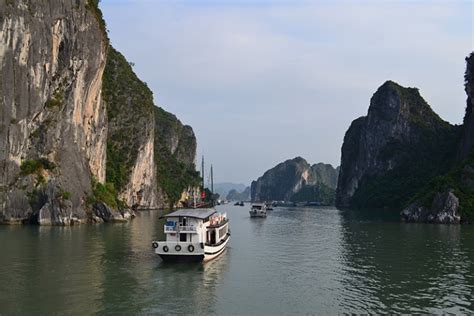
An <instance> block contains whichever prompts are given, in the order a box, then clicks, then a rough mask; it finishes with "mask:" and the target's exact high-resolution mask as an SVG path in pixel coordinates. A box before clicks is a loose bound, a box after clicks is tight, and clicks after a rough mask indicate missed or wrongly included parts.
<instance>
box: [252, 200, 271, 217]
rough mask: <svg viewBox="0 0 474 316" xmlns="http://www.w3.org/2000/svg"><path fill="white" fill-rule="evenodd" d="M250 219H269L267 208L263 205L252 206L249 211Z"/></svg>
mask: <svg viewBox="0 0 474 316" xmlns="http://www.w3.org/2000/svg"><path fill="white" fill-rule="evenodd" d="M249 213H250V217H267V206H266V205H265V204H264V203H262V204H252V208H251V209H250V211H249Z"/></svg>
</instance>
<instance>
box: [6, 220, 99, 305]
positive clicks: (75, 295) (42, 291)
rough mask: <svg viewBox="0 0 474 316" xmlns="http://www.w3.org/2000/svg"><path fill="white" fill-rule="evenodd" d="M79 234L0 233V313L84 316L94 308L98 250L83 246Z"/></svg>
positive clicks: (52, 230) (66, 230)
mask: <svg viewBox="0 0 474 316" xmlns="http://www.w3.org/2000/svg"><path fill="white" fill-rule="evenodd" d="M79 229H83V228H78V227H38V226H32V227H8V228H5V229H2V230H1V231H0V244H1V245H2V255H1V256H0V267H1V269H0V279H1V280H2V282H0V293H2V295H1V296H0V306H1V309H0V312H2V313H5V314H17V313H19V314H32V313H35V314H48V313H49V312H50V311H51V310H55V311H60V312H62V313H71V312H76V313H81V314H90V313H93V312H94V311H96V310H97V309H98V308H100V306H99V305H98V304H97V303H95V302H94V298H95V297H97V296H98V295H100V289H99V288H98V287H97V285H98V283H100V276H101V271H100V269H98V266H99V262H98V260H97V258H99V256H98V254H99V253H101V252H102V251H103V250H102V249H101V247H100V245H97V244H95V243H89V241H90V239H89V238H88V237H87V236H86V234H77V233H75V232H77V230H79ZM58 258H67V259H65V260H64V261H62V260H59V261H58ZM85 276H86V277H85ZM85 301H87V302H91V303H90V304H83V303H84V302H85Z"/></svg>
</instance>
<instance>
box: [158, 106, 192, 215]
mask: <svg viewBox="0 0 474 316" xmlns="http://www.w3.org/2000/svg"><path fill="white" fill-rule="evenodd" d="M154 115H155V140H154V157H155V163H156V178H157V183H158V187H159V195H160V196H161V197H162V198H161V202H162V203H163V204H162V206H163V207H164V206H172V205H176V203H177V202H179V200H180V199H181V198H182V195H183V192H184V191H186V190H187V189H188V188H190V187H196V186H199V184H200V177H199V173H198V172H196V168H195V164H194V159H195V157H196V146H197V143H196V136H195V135H194V132H193V129H192V128H191V127H190V126H188V125H183V124H182V123H181V121H180V120H178V118H177V117H176V116H175V115H173V114H171V113H169V112H167V111H165V110H163V109H162V108H160V107H155V108H154Z"/></svg>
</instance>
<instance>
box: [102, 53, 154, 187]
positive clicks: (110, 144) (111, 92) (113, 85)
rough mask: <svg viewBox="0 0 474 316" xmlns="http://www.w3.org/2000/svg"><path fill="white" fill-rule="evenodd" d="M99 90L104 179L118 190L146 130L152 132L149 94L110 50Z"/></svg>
mask: <svg viewBox="0 0 474 316" xmlns="http://www.w3.org/2000/svg"><path fill="white" fill-rule="evenodd" d="M102 91H103V98H104V101H105V102H106V106H107V116H108V121H109V132H108V138H107V165H106V178H107V182H111V183H113V184H114V186H115V189H117V190H118V191H120V190H121V189H123V187H124V186H125V184H126V183H127V180H128V177H129V176H130V172H131V168H132V167H133V164H134V162H135V160H136V158H137V155H138V150H139V147H140V145H141V144H143V142H144V140H145V139H146V137H147V135H146V133H147V130H148V131H149V132H150V133H151V132H152V129H153V108H154V104H153V93H152V92H151V90H150V89H149V88H148V86H147V85H146V84H145V83H144V82H143V81H141V80H140V79H139V78H138V77H137V75H136V74H135V73H134V72H133V69H132V67H131V66H130V64H129V63H128V62H127V60H126V59H125V57H124V56H123V55H122V54H120V53H119V52H118V51H116V50H115V49H114V48H113V47H110V48H109V51H108V56H107V64H106V67H105V70H104V76H103V79H102ZM147 127H148V128H147Z"/></svg>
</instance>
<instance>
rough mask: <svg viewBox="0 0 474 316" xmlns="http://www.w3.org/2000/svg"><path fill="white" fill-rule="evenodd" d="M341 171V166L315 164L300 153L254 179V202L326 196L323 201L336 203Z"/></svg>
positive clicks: (301, 199)
mask: <svg viewBox="0 0 474 316" xmlns="http://www.w3.org/2000/svg"><path fill="white" fill-rule="evenodd" d="M338 172H339V169H338V168H337V169H335V168H333V167H332V166H331V165H329V164H322V163H319V164H315V165H312V166H311V165H310V164H308V162H307V161H306V160H305V159H303V158H301V157H296V158H294V159H290V160H287V161H285V162H282V163H280V164H278V165H277V166H275V167H274V168H272V169H270V170H268V171H266V172H265V173H264V174H263V176H261V177H260V178H258V179H257V180H256V181H253V182H252V185H251V189H250V191H251V199H252V201H254V202H263V201H295V202H300V201H306V202H313V201H318V200H321V199H324V203H323V204H333V203H334V194H335V191H334V190H335V189H336V185H337V177H338ZM331 196H332V197H331ZM331 200H332V201H331Z"/></svg>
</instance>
